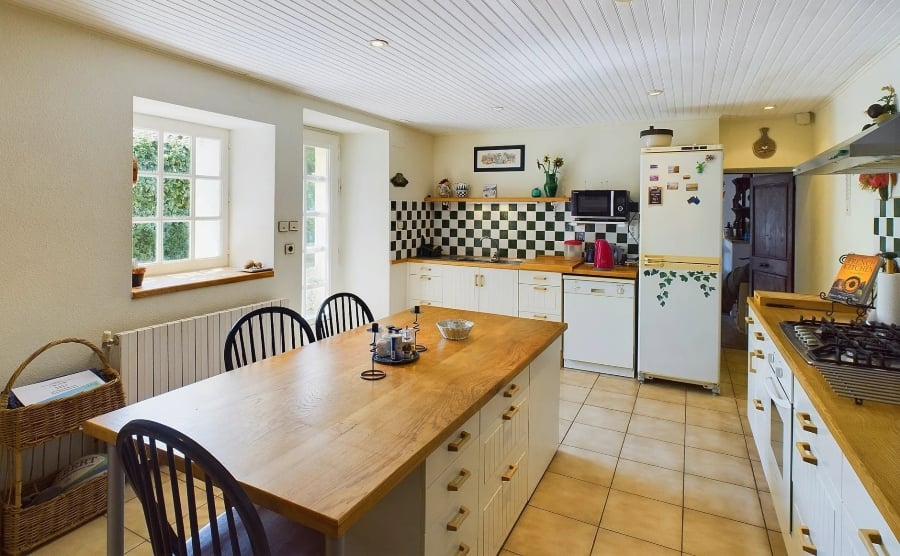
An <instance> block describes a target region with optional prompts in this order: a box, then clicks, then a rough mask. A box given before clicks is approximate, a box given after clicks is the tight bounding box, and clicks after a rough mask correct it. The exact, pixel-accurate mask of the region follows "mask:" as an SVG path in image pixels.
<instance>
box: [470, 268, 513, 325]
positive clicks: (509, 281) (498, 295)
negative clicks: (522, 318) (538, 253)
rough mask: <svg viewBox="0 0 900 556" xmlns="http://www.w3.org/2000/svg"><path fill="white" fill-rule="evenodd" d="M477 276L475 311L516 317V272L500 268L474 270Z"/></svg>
mask: <svg viewBox="0 0 900 556" xmlns="http://www.w3.org/2000/svg"><path fill="white" fill-rule="evenodd" d="M474 270H476V271H477V274H478V276H479V278H478V288H477V293H476V297H477V299H478V305H477V307H478V308H477V310H478V311H483V312H485V313H495V314H498V315H509V316H511V317H515V316H517V315H518V313H519V310H518V299H517V295H516V285H517V283H518V272H517V271H515V270H504V269H500V268H476V269H474Z"/></svg>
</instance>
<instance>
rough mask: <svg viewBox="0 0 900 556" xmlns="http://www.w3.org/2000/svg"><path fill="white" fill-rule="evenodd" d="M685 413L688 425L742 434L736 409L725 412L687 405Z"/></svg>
mask: <svg viewBox="0 0 900 556" xmlns="http://www.w3.org/2000/svg"><path fill="white" fill-rule="evenodd" d="M685 415H686V416H687V424H688V425H696V426H698V427H706V428H708V429H717V430H720V431H726V432H733V433H735V434H744V429H743V427H741V417H740V415H738V413H737V411H732V412H730V413H726V412H724V411H715V410H713V409H703V408H701V407H694V406H691V405H689V406H687V407H686V408H685Z"/></svg>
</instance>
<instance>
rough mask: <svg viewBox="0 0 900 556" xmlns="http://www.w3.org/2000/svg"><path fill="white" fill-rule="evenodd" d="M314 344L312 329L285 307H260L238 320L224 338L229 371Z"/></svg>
mask: <svg viewBox="0 0 900 556" xmlns="http://www.w3.org/2000/svg"><path fill="white" fill-rule="evenodd" d="M315 341H316V337H315V336H314V335H313V331H312V327H311V326H310V325H309V323H308V322H306V319H304V318H303V317H302V316H300V314H299V313H297V312H296V311H294V310H293V309H289V308H287V307H263V308H261V309H256V310H255V311H251V312H249V313H247V314H246V315H244V316H243V317H241V318H239V319H238V320H237V322H235V323H234V325H233V326H232V327H231V330H229V331H228V336H226V337H225V370H226V371H230V370H232V369H236V368H238V367H243V366H244V365H247V364H249V363H255V362H256V361H259V360H260V359H265V358H267V357H271V356H273V355H278V354H279V353H284V352H285V351H288V350H291V349H296V348H298V347H300V346H305V345H306V344H310V343H312V342H315Z"/></svg>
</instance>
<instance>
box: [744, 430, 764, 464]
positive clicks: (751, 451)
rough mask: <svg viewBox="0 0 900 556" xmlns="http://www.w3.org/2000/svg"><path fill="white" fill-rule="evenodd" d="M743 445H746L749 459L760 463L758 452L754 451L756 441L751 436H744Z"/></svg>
mask: <svg viewBox="0 0 900 556" xmlns="http://www.w3.org/2000/svg"><path fill="white" fill-rule="evenodd" d="M744 444H746V445H747V453H748V454H749V455H750V459H752V460H753V461H760V459H759V450H757V449H756V441H755V440H754V439H753V435H752V434H745V435H744Z"/></svg>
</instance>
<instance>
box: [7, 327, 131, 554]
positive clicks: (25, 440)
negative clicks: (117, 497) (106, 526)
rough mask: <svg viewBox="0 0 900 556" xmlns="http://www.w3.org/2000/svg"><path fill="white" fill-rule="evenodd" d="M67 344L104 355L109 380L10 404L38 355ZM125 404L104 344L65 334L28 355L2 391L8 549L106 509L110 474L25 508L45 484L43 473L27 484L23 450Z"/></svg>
mask: <svg viewBox="0 0 900 556" xmlns="http://www.w3.org/2000/svg"><path fill="white" fill-rule="evenodd" d="M65 343H77V344H82V345H85V346H87V347H89V348H90V349H91V350H92V351H93V352H94V353H95V354H96V355H97V357H99V358H100V362H101V363H102V364H103V368H102V369H101V370H100V374H101V375H102V376H103V378H104V380H106V382H105V383H104V384H102V385H100V386H98V387H96V388H93V389H92V390H88V391H86V392H81V393H79V394H75V395H73V396H70V397H67V398H62V399H58V400H52V401H49V402H45V403H40V404H34V405H29V406H26V407H20V408H16V409H7V407H8V402H9V395H10V392H11V391H12V388H13V385H14V384H15V382H16V380H17V379H18V378H19V376H20V375H21V374H22V372H23V371H24V370H25V367H27V366H28V364H30V363H31V362H32V361H34V359H35V358H37V357H38V356H39V355H40V354H42V353H44V352H45V351H47V350H48V349H50V348H52V347H54V346H58V345H60V344H65ZM124 406H125V391H124V390H123V388H122V381H121V379H120V377H119V373H118V371H116V370H115V369H113V368H112V367H111V366H110V364H109V360H108V359H107V358H106V356H105V355H104V354H103V352H102V351H100V349H99V348H98V347H97V346H95V345H94V344H92V343H91V342H89V341H87V340H82V339H78V338H64V339H62V340H56V341H53V342H50V343H48V344H47V345H45V346H44V347H42V348H40V349H38V350H37V351H35V352H34V353H33V354H31V356H30V357H29V358H28V359H26V360H25V361H24V362H23V363H22V364H21V365H19V368H18V369H16V372H15V373H13V375H12V377H10V379H9V382H8V383H7V384H6V387H5V388H4V389H3V391H2V392H0V450H2V453H0V455H2V457H3V460H4V463H5V466H6V469H7V477H6V481H5V482H4V484H5V485H7V487H8V488H7V489H6V490H5V491H4V492H3V498H2V500H0V505H2V519H3V525H2V527H3V553H4V554H12V555H18V554H22V553H23V552H25V551H28V550H30V549H32V548H34V547H36V546H38V545H40V544H43V543H45V542H47V541H48V540H50V539H52V538H53V537H57V536H59V535H61V534H63V533H65V532H67V531H69V530H71V529H74V528H75V527H77V526H79V525H81V524H82V523H84V522H86V521H88V520H89V519H91V518H93V517H94V516H97V515H100V514H102V513H103V512H104V511H106V485H107V483H108V481H107V475H106V473H103V474H101V475H98V476H96V477H94V478H92V479H90V480H88V481H85V482H84V483H81V484H79V485H77V486H74V487H72V488H70V489H67V490H65V491H64V492H63V493H62V494H60V495H59V496H57V497H55V498H52V499H51V500H48V501H46V502H43V503H40V504H35V505H32V506H27V507H22V493H23V492H25V493H28V492H34V491H37V490H40V489H41V488H42V487H44V486H46V483H47V482H49V478H47V477H44V478H42V479H39V480H38V481H34V482H32V483H29V484H23V452H24V451H26V450H30V449H32V448H35V447H37V446H39V445H41V444H43V443H45V442H49V441H52V440H55V439H58V438H61V437H63V436H66V435H68V434H71V433H73V432H76V431H77V430H78V429H79V428H80V427H81V424H82V423H83V422H84V421H86V420H88V419H91V418H93V417H96V416H98V415H102V414H104V413H108V412H110V411H114V410H116V409H119V408H121V407H124Z"/></svg>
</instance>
